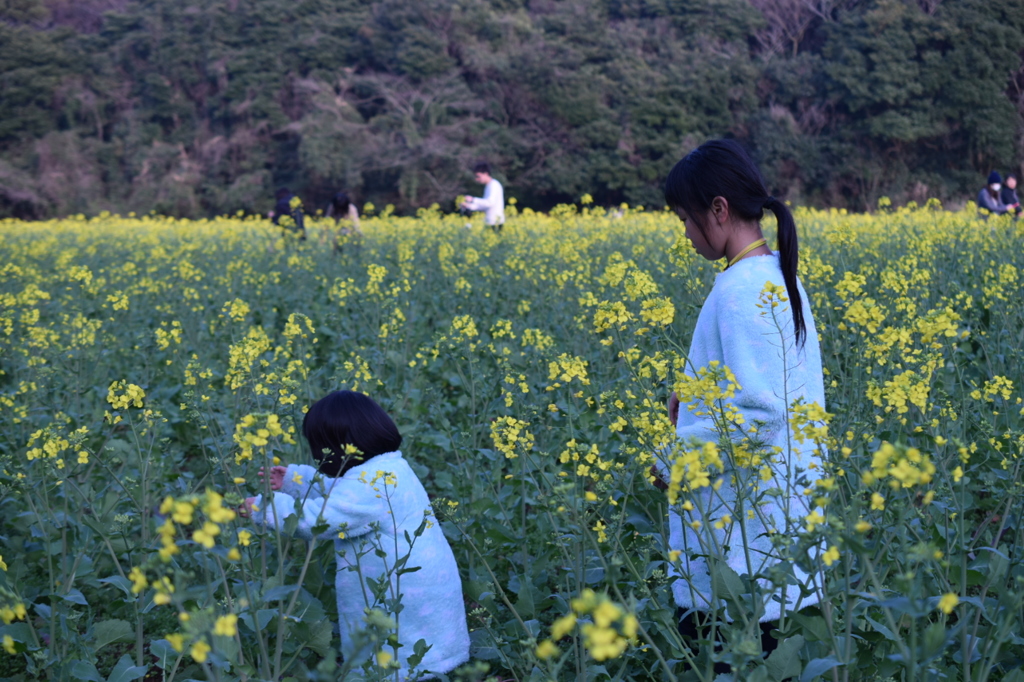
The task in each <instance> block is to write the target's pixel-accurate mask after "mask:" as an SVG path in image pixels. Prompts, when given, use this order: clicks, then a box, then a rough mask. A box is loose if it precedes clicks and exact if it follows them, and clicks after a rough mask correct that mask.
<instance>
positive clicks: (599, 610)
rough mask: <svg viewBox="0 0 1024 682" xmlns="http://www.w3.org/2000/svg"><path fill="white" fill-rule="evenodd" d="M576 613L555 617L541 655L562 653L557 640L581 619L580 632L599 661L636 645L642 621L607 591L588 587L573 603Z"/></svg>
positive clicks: (550, 655) (618, 654) (538, 655)
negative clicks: (605, 592) (598, 591)
mask: <svg viewBox="0 0 1024 682" xmlns="http://www.w3.org/2000/svg"><path fill="white" fill-rule="evenodd" d="M571 607H572V612H571V613H568V614H566V615H565V616H562V617H561V618H558V619H557V620H555V622H554V623H552V625H551V637H550V639H546V640H544V641H543V642H541V643H540V644H539V645H538V646H537V650H536V654H537V657H538V658H541V659H548V658H552V657H554V656H556V655H558V654H559V653H560V650H559V649H558V646H557V644H555V642H557V641H558V640H560V639H562V638H563V637H565V636H566V635H568V634H569V633H571V632H572V630H573V628H575V627H576V625H577V624H578V623H580V622H581V619H583V618H586V617H587V616H589V617H590V622H582V624H581V625H580V634H582V635H583V645H584V646H585V647H586V648H587V651H588V652H589V653H590V655H591V656H592V657H593V658H594V660H595V661H607V660H609V659H612V658H618V657H619V656H621V655H622V653H623V652H624V651H625V650H626V647H628V646H629V644H631V643H632V644H636V642H637V632H638V630H639V627H640V622H639V621H638V620H637V618H636V616H634V615H633V614H631V613H628V612H627V611H625V610H624V609H623V608H622V607H621V606H619V605H618V604H616V603H615V602H613V601H612V600H611V599H609V598H608V596H607V595H605V594H598V593H596V592H594V591H593V590H591V589H589V588H588V589H585V590H583V592H581V593H580V596H579V597H577V598H575V599H573V600H572V602H571Z"/></svg>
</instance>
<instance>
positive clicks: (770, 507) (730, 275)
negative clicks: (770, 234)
mask: <svg viewBox="0 0 1024 682" xmlns="http://www.w3.org/2000/svg"><path fill="white" fill-rule="evenodd" d="M765 282H772V283H773V284H776V285H779V286H785V284H784V282H783V279H782V270H781V269H780V267H779V259H778V256H777V255H769V256H754V257H750V258H745V259H743V260H740V261H738V262H737V263H736V264H735V265H733V266H732V267H730V268H728V269H727V270H725V271H723V272H721V273H719V274H718V276H717V278H716V279H715V284H714V287H713V288H712V289H711V293H710V294H708V297H707V300H705V302H704V306H703V307H702V308H701V311H700V315H699V316H698V318H697V326H696V328H695V329H694V331H693V338H692V340H691V342H690V354H689V363H692V367H688V368H687V374H689V375H691V376H692V375H693V370H700V369H703V368H705V367H707V366H708V364H709V363H710V362H711V361H713V360H717V361H718V362H720V363H721V364H722V365H725V366H727V367H728V368H729V369H730V370H732V372H733V374H734V375H735V377H736V382H737V383H738V384H739V385H740V387H741V388H740V389H739V390H738V391H737V392H736V395H735V397H734V398H733V399H731V400H730V401H729V402H731V403H732V405H733V406H734V407H735V408H736V409H737V410H738V411H739V412H740V413H741V414H742V415H743V417H744V419H745V422H746V423H745V427H750V426H753V425H754V423H755V422H757V421H760V422H764V426H762V427H761V428H760V429H759V432H758V437H759V438H760V439H761V440H763V441H764V442H765V443H766V445H768V446H769V447H771V446H778V447H780V448H782V454H781V455H780V456H779V457H780V459H779V461H778V463H777V464H775V466H774V467H773V471H774V472H775V476H774V478H773V479H772V480H771V481H769V482H763V483H760V486H761V487H760V488H759V489H760V490H768V489H770V488H772V487H778V488H780V489H782V490H787V489H788V490H792V491H793V493H794V494H792V495H789V496H787V497H786V498H784V499H779V498H776V497H772V496H765V497H763V498H762V499H763V500H765V504H764V505H763V506H762V507H761V512H762V514H763V516H764V517H765V519H766V520H767V525H768V528H766V527H765V526H766V524H765V522H762V520H761V518H760V517H757V518H754V519H746V518H742V519H738V518H736V516H737V514H736V513H735V507H736V490H735V489H734V486H733V485H732V484H730V483H726V484H725V485H723V486H722V488H721V489H720V490H719V491H717V492H714V491H712V489H711V488H702V489H699V490H698V491H697V493H699V495H700V498H699V499H700V500H701V501H702V503H703V504H704V505H705V506H706V507H707V508H709V509H710V510H711V512H710V514H709V516H710V517H711V518H712V519H719V518H721V517H722V516H723V515H724V514H727V513H729V514H731V516H732V518H733V519H734V523H732V524H731V525H729V526H727V527H725V528H722V529H719V530H716V529H714V528H713V525H712V524H710V523H706V519H702V517H701V516H700V514H699V513H698V510H697V509H695V510H694V511H692V512H683V515H680V513H679V511H677V510H676V509H673V510H671V511H670V512H669V545H670V547H671V548H672V549H674V550H681V551H682V554H681V555H680V561H681V564H682V568H683V573H684V578H682V579H680V580H676V581H675V582H674V583H672V589H673V594H674V596H675V599H676V603H677V605H678V606H680V607H682V608H687V609H688V608H697V609H702V610H707V609H709V608H710V607H711V606H712V604H711V596H712V590H711V579H710V577H709V575H708V565H707V561H706V560H705V559H704V558H703V557H702V556H700V555H702V554H706V553H707V550H706V549H702V546H701V544H700V541H699V539H698V535H697V532H695V531H694V530H693V529H692V528H691V527H690V523H691V522H692V521H694V520H702V521H705V525H704V527H703V528H702V529H701V530H700V533H701V537H703V538H706V540H705V543H707V538H710V537H712V536H713V537H714V541H715V544H716V545H717V546H718V547H720V548H722V553H723V554H724V555H725V557H726V560H727V563H728V565H729V566H730V567H731V568H732V569H733V570H734V571H736V573H738V574H739V575H741V576H742V575H744V574H748V575H749V574H753V573H760V572H763V571H765V570H767V568H768V567H769V566H771V565H773V564H777V563H778V562H779V560H780V559H779V552H778V550H777V549H775V548H774V547H773V545H772V541H771V539H770V538H769V530H773V531H785V529H786V528H787V517H789V518H790V519H794V520H796V521H795V522H791V523H790V525H789V527H790V528H794V527H798V526H799V525H802V524H801V523H800V521H799V520H802V519H803V518H804V517H805V516H807V515H808V514H809V513H810V512H811V508H810V507H809V503H810V500H811V499H812V497H808V496H806V495H803V494H802V493H803V490H804V486H797V485H796V484H795V481H796V478H797V472H798V470H802V471H803V472H804V473H803V475H804V476H806V478H807V479H808V480H809V481H814V480H817V479H818V472H819V469H810V465H811V463H812V462H813V461H815V460H816V459H817V458H816V457H815V456H814V445H813V443H811V442H810V441H808V442H806V443H804V444H803V445H800V444H797V443H796V442H794V441H792V439H791V438H790V431H789V428H788V423H787V419H786V417H787V413H786V410H787V402H788V403H790V404H791V403H792V402H793V400H795V399H796V398H803V400H804V402H805V403H810V402H815V403H817V404H818V405H820V406H821V407H822V408H824V407H825V388H824V382H823V377H822V371H821V350H820V347H819V344H818V333H817V331H816V330H815V328H814V320H813V318H812V317H811V308H810V305H809V301H808V297H807V293H806V292H804V290H803V287H802V286H801V287H799V290H800V295H801V298H802V299H803V313H804V325H805V327H806V329H807V337H806V338H807V341H806V343H805V345H804V346H803V348H800V349H798V348H796V347H795V346H794V339H793V314H792V312H791V309H790V308H789V305H790V304H789V303H781V304H780V305H779V306H778V307H777V308H776V309H775V310H776V314H777V318H778V322H779V323H781V324H782V328H783V330H784V335H785V338H786V341H785V348H786V351H785V352H783V350H782V348H783V344H782V336H781V335H780V334H779V331H778V329H777V328H776V326H775V324H776V323H775V322H773V321H772V318H771V316H765V315H763V314H762V313H764V312H765V310H764V309H762V308H759V307H758V303H759V302H760V296H761V290H762V289H763V288H764V285H765ZM798 286H799V284H798ZM787 396H788V397H787ZM676 433H677V435H678V436H679V439H680V441H681V442H682V444H684V445H685V444H688V443H689V442H690V441H691V440H693V439H696V440H697V441H701V442H704V441H714V442H718V440H719V435H718V432H717V431H716V430H715V426H714V423H713V422H712V420H711V418H710V417H698V416H696V415H695V414H693V412H692V411H691V410H689V409H688V407H687V405H685V404H684V405H680V406H679V420H678V422H677V423H676ZM668 460H669V457H667V456H666V453H660V454H659V464H658V468H659V470H660V472H661V473H662V475H663V477H664V478H665V479H666V480H667V479H668V475H667V472H668V471H670V470H671V462H670V461H668ZM751 478H757V477H756V475H751V476H749V477H748V478H747V479H745V480H750V479H751ZM787 507H788V508H787ZM684 516H685V518H684ZM743 530H745V531H746V536H747V539H748V541H747V546H746V549H747V550H749V551H744V543H743V534H742V532H741V531H743ZM794 573H795V574H796V578H797V579H798V580H799V581H800V582H802V583H804V584H805V585H809V584H813V582H814V581H815V580H816V576H808V575H807V574H806V573H804V572H803V571H801V570H800V569H799V568H796V567H795V566H794ZM762 584H764V583H762ZM765 587H766V589H767V586H765ZM781 598H782V595H781V594H780V595H776V599H768V600H767V602H766V603H765V604H764V607H765V613H764V615H763V616H762V618H761V620H763V621H767V620H775V619H777V618H779V614H780V604H779V601H778V599H781ZM785 600H786V603H787V611H791V610H794V609H799V608H802V607H804V606H808V605H810V604H814V603H816V602H817V601H818V599H817V597H811V598H803V599H802V600H801V599H800V588H799V587H798V586H796V585H791V586H789V587H788V588H787V593H786V595H785Z"/></svg>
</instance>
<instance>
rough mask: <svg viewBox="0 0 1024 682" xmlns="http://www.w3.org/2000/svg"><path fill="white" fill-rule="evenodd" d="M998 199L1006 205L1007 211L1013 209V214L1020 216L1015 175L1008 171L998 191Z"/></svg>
mask: <svg viewBox="0 0 1024 682" xmlns="http://www.w3.org/2000/svg"><path fill="white" fill-rule="evenodd" d="M999 200H1000V201H1002V202H1003V204H1004V205H1005V206H1006V210H1007V211H1013V214H1014V215H1015V216H1020V214H1021V210H1022V209H1021V207H1020V197H1018V196H1017V176H1016V175H1014V174H1013V173H1010V174H1009V175H1007V176H1006V185H1005V186H1004V187H1003V189H1002V190H1001V191H1000V192H999Z"/></svg>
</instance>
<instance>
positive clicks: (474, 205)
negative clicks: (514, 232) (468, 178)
mask: <svg viewBox="0 0 1024 682" xmlns="http://www.w3.org/2000/svg"><path fill="white" fill-rule="evenodd" d="M473 177H474V179H475V180H476V181H477V182H479V183H480V184H481V185H483V186H484V195H483V196H482V197H466V200H465V201H463V202H462V208H464V209H467V210H470V211H484V222H485V223H487V225H488V226H490V228H491V229H492V230H494V231H495V232H501V228H502V227H503V226H504V225H505V189H504V188H503V187H502V186H501V183H500V182H498V181H497V180H495V179H494V178H492V177H491V167H490V165H488V164H487V163H484V162H480V163H478V164H476V165H475V166H473Z"/></svg>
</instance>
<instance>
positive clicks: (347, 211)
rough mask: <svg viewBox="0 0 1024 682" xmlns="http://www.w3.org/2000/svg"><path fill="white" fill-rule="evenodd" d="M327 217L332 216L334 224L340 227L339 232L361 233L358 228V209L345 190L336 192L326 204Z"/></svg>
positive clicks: (346, 233)
mask: <svg viewBox="0 0 1024 682" xmlns="http://www.w3.org/2000/svg"><path fill="white" fill-rule="evenodd" d="M327 217H328V218H334V224H335V225H337V226H339V227H340V231H341V234H345V235H348V234H353V233H355V234H362V230H360V229H359V210H358V209H357V208H356V205H355V204H354V203H352V199H351V198H349V196H348V193H347V192H338V193H337V194H335V195H334V196H333V197H331V203H330V204H328V205H327Z"/></svg>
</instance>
